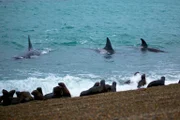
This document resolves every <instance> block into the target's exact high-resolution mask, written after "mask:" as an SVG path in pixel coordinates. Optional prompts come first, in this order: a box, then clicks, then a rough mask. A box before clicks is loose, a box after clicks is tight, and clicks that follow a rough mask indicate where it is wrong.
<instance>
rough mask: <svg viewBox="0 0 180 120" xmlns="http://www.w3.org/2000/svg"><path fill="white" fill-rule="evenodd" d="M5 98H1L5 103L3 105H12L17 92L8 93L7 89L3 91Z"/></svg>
mask: <svg viewBox="0 0 180 120" xmlns="http://www.w3.org/2000/svg"><path fill="white" fill-rule="evenodd" d="M2 93H3V96H1V99H2V101H3V103H2V104H3V105H4V106H6V105H10V104H11V103H12V99H13V95H14V93H15V90H11V91H9V92H8V91H7V90H5V89H3V90H2Z"/></svg>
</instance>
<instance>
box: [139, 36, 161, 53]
mask: <svg viewBox="0 0 180 120" xmlns="http://www.w3.org/2000/svg"><path fill="white" fill-rule="evenodd" d="M141 51H150V52H164V51H163V50H159V49H155V48H149V47H148V45H147V43H146V41H145V40H144V39H142V38H141Z"/></svg>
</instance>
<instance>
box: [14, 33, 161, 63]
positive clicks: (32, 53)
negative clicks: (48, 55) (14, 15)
mask: <svg viewBox="0 0 180 120" xmlns="http://www.w3.org/2000/svg"><path fill="white" fill-rule="evenodd" d="M96 51H97V52H99V53H100V54H108V55H112V54H114V53H115V50H114V49H113V47H112V44H111V41H110V39H109V38H108V37H107V40H106V45H105V47H104V48H102V49H98V50H96ZM141 51H150V52H165V51H163V50H159V49H155V48H149V47H148V45H147V43H146V41H145V40H144V39H142V38H141ZM41 54H42V52H41V51H39V50H36V49H33V46H32V43H31V40H30V36H29V35H28V51H27V52H26V53H24V54H23V55H20V56H15V57H14V59H16V60H17V59H23V58H24V59H30V58H32V57H33V56H40V55H41Z"/></svg>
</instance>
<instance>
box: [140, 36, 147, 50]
mask: <svg viewBox="0 0 180 120" xmlns="http://www.w3.org/2000/svg"><path fill="white" fill-rule="evenodd" d="M141 46H142V47H143V48H147V47H148V45H147V43H146V41H145V40H144V39H142V38H141Z"/></svg>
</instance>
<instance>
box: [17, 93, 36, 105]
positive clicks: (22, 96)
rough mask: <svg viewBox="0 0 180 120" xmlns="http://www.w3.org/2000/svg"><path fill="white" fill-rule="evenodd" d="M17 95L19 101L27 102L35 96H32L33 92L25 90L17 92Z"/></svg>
mask: <svg viewBox="0 0 180 120" xmlns="http://www.w3.org/2000/svg"><path fill="white" fill-rule="evenodd" d="M16 95H17V97H18V99H19V103H25V102H29V101H32V100H33V97H32V96H31V94H30V93H29V92H27V91H23V92H19V91H17V92H16Z"/></svg>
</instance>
